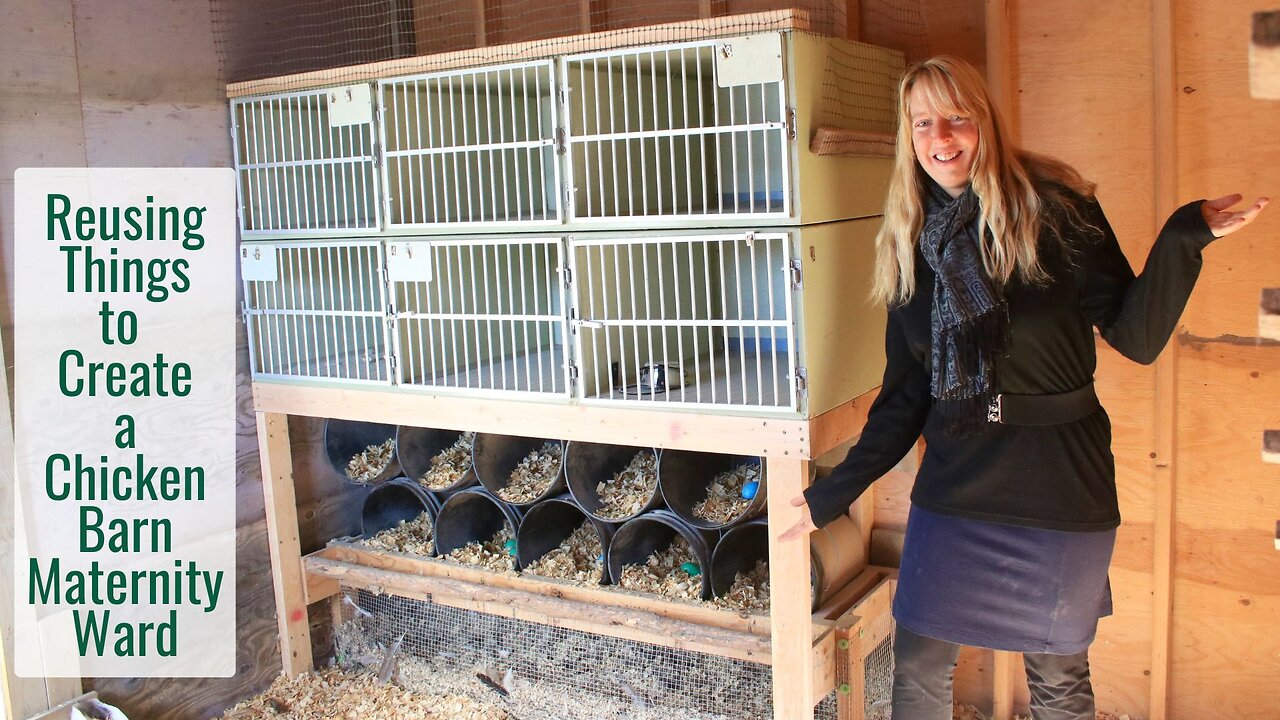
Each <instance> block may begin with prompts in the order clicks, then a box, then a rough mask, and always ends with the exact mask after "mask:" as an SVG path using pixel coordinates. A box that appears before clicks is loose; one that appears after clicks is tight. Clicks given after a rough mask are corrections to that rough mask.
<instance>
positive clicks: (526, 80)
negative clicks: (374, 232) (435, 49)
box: [378, 61, 561, 229]
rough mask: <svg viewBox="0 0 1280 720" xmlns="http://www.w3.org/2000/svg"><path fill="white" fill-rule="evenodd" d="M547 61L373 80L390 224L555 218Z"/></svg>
mask: <svg viewBox="0 0 1280 720" xmlns="http://www.w3.org/2000/svg"><path fill="white" fill-rule="evenodd" d="M555 88H556V82H555V65H554V64H553V63H552V62H551V61H541V62H531V63H521V64H514V65H502V66H495V67H486V68H479V69H473V70H465V71H455V72H442V73H432V74H428V75H417V76H413V77H407V78H397V79H395V80H383V81H380V82H379V83H378V101H379V104H380V114H381V117H382V120H381V133H382V138H383V144H382V158H383V163H382V164H383V183H384V186H385V187H386V188H387V195H386V197H385V203H386V208H385V211H386V215H387V225H388V227H390V228H397V229H400V228H405V229H410V228H440V227H451V226H471V225H512V224H517V223H522V224H557V223H559V222H560V219H561V202H560V193H559V191H558V188H559V187H560V167H559V162H558V161H557V158H556V146H555V129H556V124H557V113H558V108H557V104H556V102H555V98H554V94H555Z"/></svg>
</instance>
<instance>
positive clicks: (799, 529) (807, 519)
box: [778, 495, 818, 542]
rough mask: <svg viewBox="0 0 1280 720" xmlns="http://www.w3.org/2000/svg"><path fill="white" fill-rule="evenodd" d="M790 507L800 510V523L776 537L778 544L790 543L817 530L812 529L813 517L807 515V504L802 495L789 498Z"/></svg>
mask: <svg viewBox="0 0 1280 720" xmlns="http://www.w3.org/2000/svg"><path fill="white" fill-rule="evenodd" d="M791 506H792V507H798V508H800V522H798V523H796V524H795V525H792V526H791V528H790V529H789V530H787V531H786V532H784V533H782V535H780V536H778V541H779V542H790V541H792V540H795V539H797V538H801V537H804V536H805V535H808V534H809V533H811V532H813V531H814V530H817V529H818V528H816V527H814V524H813V515H811V514H810V513H809V503H808V502H806V501H805V499H804V495H797V496H795V497H793V498H791Z"/></svg>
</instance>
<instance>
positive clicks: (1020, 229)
mask: <svg viewBox="0 0 1280 720" xmlns="http://www.w3.org/2000/svg"><path fill="white" fill-rule="evenodd" d="M916 87H919V88H920V89H921V90H922V92H923V94H924V97H925V100H926V102H928V103H929V105H930V106H931V107H933V108H934V109H936V110H938V111H940V112H943V113H947V114H957V115H962V116H964V117H967V118H969V119H970V120H971V121H972V122H973V123H974V124H975V127H976V129H977V131H978V147H977V150H976V152H975V153H974V158H973V165H972V166H971V168H970V170H969V181H970V183H971V185H972V187H973V191H974V193H976V194H977V196H978V202H979V206H980V210H979V218H978V222H979V227H980V228H981V229H982V230H983V232H982V233H981V237H982V238H983V241H982V243H981V256H982V264H983V266H984V267H985V269H986V271H987V273H988V274H989V275H990V276H991V277H992V278H994V279H995V280H996V281H997V282H999V283H1001V284H1004V283H1007V282H1008V281H1009V279H1010V278H1012V277H1013V276H1014V275H1017V276H1018V278H1019V279H1022V280H1025V281H1028V282H1039V281H1042V280H1044V271H1043V270H1042V269H1041V267H1040V261H1039V256H1038V253H1037V247H1036V245H1037V238H1038V237H1039V235H1040V230H1041V227H1042V225H1044V224H1045V223H1046V222H1047V218H1046V212H1045V210H1046V202H1047V201H1048V202H1056V201H1059V200H1062V198H1060V197H1059V195H1060V194H1061V192H1060V188H1065V189H1067V190H1069V191H1071V192H1074V193H1076V194H1078V195H1081V196H1085V197H1092V196H1093V191H1094V186H1093V184H1092V183H1090V182H1088V181H1086V180H1085V179H1084V178H1082V177H1081V176H1080V174H1079V173H1077V172H1076V171H1075V170H1074V169H1073V168H1072V167H1071V166H1069V165H1067V164H1066V163H1064V162H1062V161H1060V160H1056V159H1054V158H1050V157H1047V156H1043V155H1036V154H1034V153H1029V152H1027V151H1025V150H1022V149H1020V148H1018V147H1015V146H1014V145H1013V144H1012V143H1011V142H1010V141H1009V138H1008V136H1007V135H1006V134H1005V130H1004V122H1003V120H1001V118H1000V114H999V112H998V111H997V110H996V107H995V105H994V104H993V103H992V101H991V97H990V95H989V94H988V92H987V87H986V84H985V83H984V82H983V80H982V76H981V75H979V74H978V71H977V70H975V69H974V68H973V66H971V65H969V64H968V63H965V62H964V61H962V60H958V59H956V58H952V57H947V56H939V57H935V58H931V59H929V60H925V61H923V62H920V63H917V64H916V65H914V66H913V67H911V68H910V69H908V70H907V72H906V73H905V74H904V75H903V76H902V79H901V80H900V81H899V83H898V139H897V146H898V148H897V153H896V158H895V160H894V165H893V174H892V177H891V179H890V182H889V195H888V198H887V200H886V201H885V211H884V223H883V225H881V227H880V233H879V235H877V237H876V254H877V273H876V282H875V286H874V287H873V289H872V295H873V296H874V298H875V299H876V300H878V301H880V302H884V303H887V304H891V305H898V304H902V303H905V302H907V301H908V300H910V299H911V296H912V295H914V294H915V284H916V283H915V248H916V242H917V237H918V236H919V234H920V228H921V226H922V225H923V224H924V205H923V203H922V201H921V195H922V192H923V188H924V183H925V182H927V181H928V176H927V175H926V174H925V171H924V169H923V168H922V167H920V163H919V162H918V161H917V160H916V156H915V149H914V146H913V144H912V126H911V108H910V107H908V104H907V97H908V95H909V94H910V93H911V91H912V89H913V88H916ZM1055 185H1056V186H1058V187H1056V188H1055ZM1060 204H1061V205H1064V206H1066V208H1067V210H1068V212H1069V213H1071V214H1076V210H1075V208H1074V207H1071V206H1072V205H1074V203H1070V202H1062V203H1060ZM1049 224H1050V225H1051V229H1052V230H1053V231H1054V232H1055V233H1058V228H1057V227H1056V224H1055V223H1054V222H1052V221H1049Z"/></svg>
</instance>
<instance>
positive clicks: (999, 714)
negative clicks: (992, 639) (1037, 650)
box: [991, 650, 1022, 720]
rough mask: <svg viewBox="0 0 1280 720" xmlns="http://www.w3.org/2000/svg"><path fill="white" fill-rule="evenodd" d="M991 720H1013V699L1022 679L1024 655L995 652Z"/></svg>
mask: <svg viewBox="0 0 1280 720" xmlns="http://www.w3.org/2000/svg"><path fill="white" fill-rule="evenodd" d="M993 653H994V654H995V657H994V659H993V662H992V683H993V687H992V692H991V699H992V703H991V705H992V709H991V720H1013V698H1014V692H1015V690H1016V688H1017V683H1018V681H1019V680H1020V679H1021V677H1022V654H1021V653H1015V652H1004V651H1001V650H994V651H993Z"/></svg>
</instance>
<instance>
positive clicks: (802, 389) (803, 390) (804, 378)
mask: <svg viewBox="0 0 1280 720" xmlns="http://www.w3.org/2000/svg"><path fill="white" fill-rule="evenodd" d="M808 394H809V372H808V371H807V370H805V369H804V368H802V367H798V368H796V405H797V406H803V405H804V399H805V396H807V395H808Z"/></svg>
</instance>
